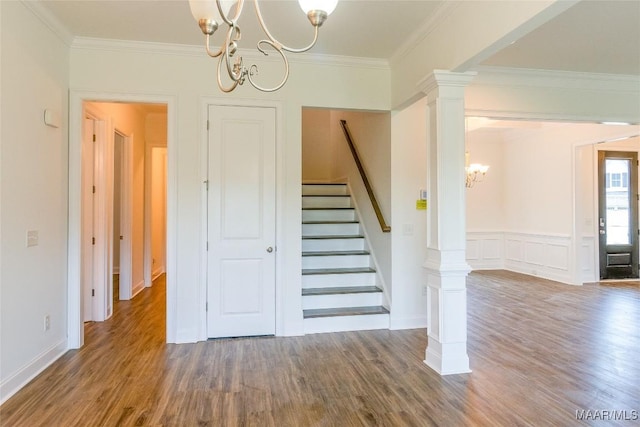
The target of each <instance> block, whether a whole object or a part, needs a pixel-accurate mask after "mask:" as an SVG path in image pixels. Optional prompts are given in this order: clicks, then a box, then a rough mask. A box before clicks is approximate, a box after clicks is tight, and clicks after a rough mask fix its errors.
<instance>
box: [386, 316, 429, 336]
mask: <svg viewBox="0 0 640 427" xmlns="http://www.w3.org/2000/svg"><path fill="white" fill-rule="evenodd" d="M426 328H427V316H420V317H400V318H396V317H394V316H393V311H392V314H391V318H390V319H389V329H391V330H392V331H398V330H401V329H425V333H426Z"/></svg>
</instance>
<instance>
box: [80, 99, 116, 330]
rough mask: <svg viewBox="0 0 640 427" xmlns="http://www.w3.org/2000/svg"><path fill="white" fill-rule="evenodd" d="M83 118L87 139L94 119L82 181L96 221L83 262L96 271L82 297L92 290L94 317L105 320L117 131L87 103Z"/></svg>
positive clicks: (88, 231)
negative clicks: (114, 149) (114, 137)
mask: <svg viewBox="0 0 640 427" xmlns="http://www.w3.org/2000/svg"><path fill="white" fill-rule="evenodd" d="M82 117H83V121H82V123H83V131H82V134H83V141H84V136H85V135H86V130H85V129H84V125H86V119H89V120H91V121H92V122H93V129H92V133H93V142H88V143H91V144H93V146H92V147H91V149H92V155H90V156H89V155H88V156H86V157H85V158H84V162H85V164H84V165H83V167H84V168H85V169H86V171H85V172H88V173H85V174H84V175H83V180H84V182H83V183H82V187H83V188H84V189H85V191H84V193H85V197H84V201H85V203H86V204H87V205H86V206H84V208H83V209H84V210H85V214H86V215H90V216H91V217H92V221H91V224H89V223H88V222H86V221H85V222H84V224H83V228H82V231H81V234H82V236H83V237H82V244H83V247H84V252H85V254H86V253H91V256H85V257H84V258H83V259H82V260H81V261H82V262H83V263H84V265H83V268H84V270H85V271H91V272H92V274H91V288H90V289H89V287H87V286H86V283H85V286H84V289H82V296H83V301H87V298H86V296H87V295H86V294H87V293H88V292H91V296H92V297H91V299H90V301H91V320H94V321H104V320H106V319H108V318H109V317H111V314H112V313H113V303H112V300H113V287H112V286H111V285H110V284H111V282H112V276H111V274H112V271H113V249H112V248H113V131H112V123H111V121H110V119H109V117H107V116H106V115H104V114H103V113H102V112H101V111H100V110H99V109H97V108H95V107H93V106H83V114H82ZM84 142H85V143H87V141H84ZM91 187H93V194H92V195H91V196H90V197H87V195H86V192H87V191H86V190H87V189H90V188H91ZM89 203H91V206H88V204H89ZM89 211H90V212H89ZM87 219H88V217H87ZM92 242H93V243H92ZM85 279H88V277H86V278H85ZM85 305H86V304H85Z"/></svg>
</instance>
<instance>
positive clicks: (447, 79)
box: [418, 70, 478, 95]
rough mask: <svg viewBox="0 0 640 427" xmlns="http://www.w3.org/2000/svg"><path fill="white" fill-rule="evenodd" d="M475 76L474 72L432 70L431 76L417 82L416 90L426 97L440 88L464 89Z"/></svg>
mask: <svg viewBox="0 0 640 427" xmlns="http://www.w3.org/2000/svg"><path fill="white" fill-rule="evenodd" d="M477 74H478V73H476V72H475V71H467V72H466V73H455V72H452V71H447V70H433V72H432V73H431V74H429V75H428V76H427V77H425V78H424V79H422V80H420V81H419V82H418V88H420V90H421V91H422V92H423V93H425V94H427V95H428V94H429V93H431V92H432V91H433V90H435V89H438V88H441V87H450V88H459V89H464V88H465V87H466V86H467V85H468V84H469V83H471V80H473V78H474V77H475V76H476V75H477Z"/></svg>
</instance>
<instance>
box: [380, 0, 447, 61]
mask: <svg viewBox="0 0 640 427" xmlns="http://www.w3.org/2000/svg"><path fill="white" fill-rule="evenodd" d="M458 7H460V3H459V2H452V1H442V2H441V3H440V5H439V6H438V7H437V8H436V10H435V12H434V13H432V14H431V15H430V16H429V17H428V18H427V19H426V20H425V21H424V22H423V23H422V25H421V26H420V28H418V29H417V30H416V31H414V32H413V33H412V35H411V36H410V37H409V38H407V39H406V40H405V41H404V42H403V43H402V44H401V45H400V46H399V47H398V48H397V49H396V50H395V52H393V55H391V58H390V59H389V62H390V63H394V62H397V61H399V60H400V59H401V58H403V57H404V56H406V55H408V54H409V53H410V52H411V50H412V49H413V48H415V47H416V46H417V45H418V44H419V43H420V42H422V41H423V40H424V39H426V38H427V37H429V35H430V34H431V33H432V32H433V31H434V30H435V29H436V28H437V27H438V25H440V24H442V22H443V20H444V19H445V18H446V17H447V16H449V15H450V14H451V13H452V12H453V11H454V10H455V9H457V8H458Z"/></svg>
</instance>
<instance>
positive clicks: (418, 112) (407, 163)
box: [390, 99, 427, 329]
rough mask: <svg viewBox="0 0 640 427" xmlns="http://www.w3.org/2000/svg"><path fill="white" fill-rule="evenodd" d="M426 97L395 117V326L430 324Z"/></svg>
mask: <svg viewBox="0 0 640 427" xmlns="http://www.w3.org/2000/svg"><path fill="white" fill-rule="evenodd" d="M426 109H427V106H426V99H422V100H420V101H417V102H415V103H414V104H413V105H411V106H409V107H408V108H406V109H404V110H402V111H398V112H394V113H393V114H392V117H391V140H392V144H391V216H392V217H393V221H392V222H391V230H392V232H391V263H392V265H393V275H392V282H393V284H394V286H393V289H392V301H393V304H392V307H391V319H390V326H391V329H404V328H424V327H426V325H427V296H426V295H425V293H424V292H423V288H424V287H425V286H426V280H427V279H426V270H425V269H424V268H423V267H422V264H423V263H424V261H425V260H426V259H427V245H426V236H427V214H426V211H424V210H418V209H416V200H417V199H418V194H419V190H421V189H425V188H426V187H427V128H426V125H425V124H424V121H425V119H426V114H427V113H426Z"/></svg>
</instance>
